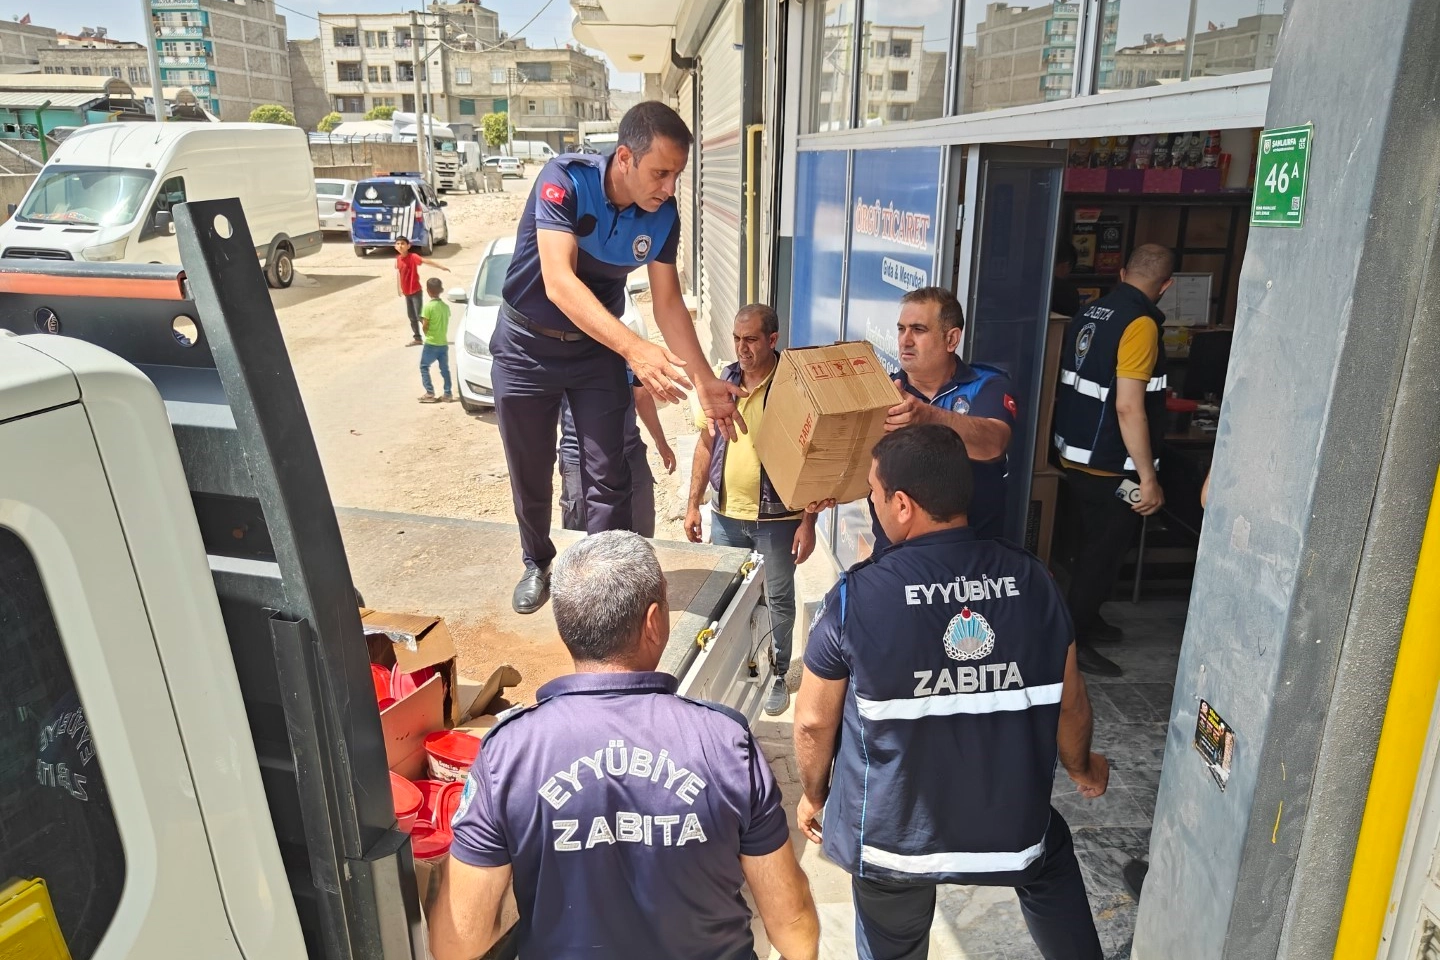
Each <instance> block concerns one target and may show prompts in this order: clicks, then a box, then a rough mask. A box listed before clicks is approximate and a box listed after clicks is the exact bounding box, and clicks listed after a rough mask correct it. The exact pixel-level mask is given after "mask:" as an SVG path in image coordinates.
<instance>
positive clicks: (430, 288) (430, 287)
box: [425, 277, 445, 297]
mask: <svg viewBox="0 0 1440 960" xmlns="http://www.w3.org/2000/svg"><path fill="white" fill-rule="evenodd" d="M444 289H445V281H444V280H441V279H440V278H439V277H431V278H430V279H429V280H426V281H425V292H426V293H428V294H430V296H432V297H438V296H440V294H441V292H442V291H443V290H444Z"/></svg>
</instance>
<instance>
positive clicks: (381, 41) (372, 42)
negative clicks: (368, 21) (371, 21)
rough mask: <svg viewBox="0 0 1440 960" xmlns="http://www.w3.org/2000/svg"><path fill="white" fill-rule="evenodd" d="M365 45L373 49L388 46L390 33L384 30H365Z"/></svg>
mask: <svg viewBox="0 0 1440 960" xmlns="http://www.w3.org/2000/svg"><path fill="white" fill-rule="evenodd" d="M365 46H367V47H369V48H371V49H372V50H373V49H376V48H379V49H384V48H386V47H388V46H390V34H389V33H388V32H387V31H385V30H366V31H365Z"/></svg>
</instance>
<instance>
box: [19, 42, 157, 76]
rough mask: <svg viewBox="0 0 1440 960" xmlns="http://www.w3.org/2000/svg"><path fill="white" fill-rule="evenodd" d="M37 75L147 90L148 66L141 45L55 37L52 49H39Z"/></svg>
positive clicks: (143, 47)
mask: <svg viewBox="0 0 1440 960" xmlns="http://www.w3.org/2000/svg"><path fill="white" fill-rule="evenodd" d="M39 64H40V72H41V73H43V74H49V75H51V76H61V75H65V76H74V77H89V76H96V77H115V78H118V79H121V80H124V81H126V82H127V83H129V84H130V85H131V86H142V87H148V86H150V63H149V59H148V51H147V50H146V49H145V45H144V44H143V43H133V42H129V41H122V40H111V39H109V38H108V37H105V36H103V35H101V36H95V35H93V34H92V35H90V36H86V35H84V31H82V33H81V35H79V36H72V35H70V34H64V33H61V34H57V35H56V40H55V45H54V46H52V47H42V48H40V59H39Z"/></svg>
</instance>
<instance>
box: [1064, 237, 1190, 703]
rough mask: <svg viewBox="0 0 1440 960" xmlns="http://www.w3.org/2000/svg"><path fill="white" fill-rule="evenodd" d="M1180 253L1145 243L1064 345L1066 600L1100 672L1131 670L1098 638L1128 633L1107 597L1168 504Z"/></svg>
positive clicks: (1088, 657) (1091, 666)
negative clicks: (1167, 342)
mask: <svg viewBox="0 0 1440 960" xmlns="http://www.w3.org/2000/svg"><path fill="white" fill-rule="evenodd" d="M1173 262H1174V257H1173V256H1172V254H1171V252H1170V250H1169V249H1168V248H1166V247H1162V246H1160V245H1159V244H1154V243H1147V244H1144V245H1142V246H1139V247H1136V248H1135V252H1134V253H1132V254H1130V259H1129V261H1128V262H1127V263H1126V264H1125V269H1124V270H1121V271H1120V283H1119V285H1117V286H1116V287H1115V289H1114V290H1112V291H1111V292H1110V293H1108V294H1106V295H1105V296H1103V297H1101V298H1100V299H1099V300H1096V301H1095V302H1094V303H1092V304H1090V305H1089V306H1087V307H1085V308H1083V309H1082V310H1081V311H1080V312H1079V313H1078V314H1076V315H1075V318H1074V319H1072V320H1071V321H1070V327H1069V329H1068V331H1067V332H1066V335H1065V342H1064V345H1063V346H1062V347H1061V351H1060V384H1059V387H1058V389H1057V390H1056V393H1055V448H1056V450H1057V451H1058V452H1059V454H1060V461H1061V464H1062V466H1063V467H1064V470H1065V483H1066V492H1067V495H1068V496H1067V499H1066V508H1065V511H1064V514H1065V515H1064V516H1063V517H1062V518H1061V526H1062V532H1063V537H1064V540H1065V544H1066V545H1065V548H1064V549H1063V550H1062V551H1061V554H1062V558H1063V559H1064V560H1065V563H1066V566H1068V568H1069V569H1070V572H1071V576H1070V590H1069V593H1068V595H1067V597H1066V600H1067V603H1068V604H1069V607H1070V617H1071V619H1072V620H1074V622H1075V639H1076V642H1077V643H1078V644H1079V646H1080V666H1081V668H1082V669H1084V670H1086V671H1087V672H1090V673H1095V674H1098V675H1100V676H1120V674H1121V670H1120V668H1119V667H1118V666H1116V665H1115V664H1114V663H1112V662H1111V661H1110V660H1109V659H1107V658H1105V657H1103V656H1101V655H1100V654H1099V653H1098V652H1096V651H1095V649H1094V647H1093V646H1092V645H1093V644H1094V643H1096V642H1102V643H1103V642H1113V641H1115V640H1119V639H1121V637H1120V632H1119V630H1117V629H1116V628H1115V627H1112V626H1111V625H1110V624H1108V623H1106V622H1105V621H1104V620H1103V619H1102V618H1101V616H1100V604H1101V603H1103V602H1104V601H1105V599H1106V598H1107V597H1108V596H1109V595H1110V591H1111V589H1112V588H1113V587H1114V585H1115V576H1116V574H1118V573H1119V571H1120V563H1121V561H1122V560H1123V559H1124V557H1125V551H1126V550H1127V549H1128V548H1129V546H1130V541H1131V540H1132V539H1134V536H1135V527H1136V525H1137V524H1138V523H1139V522H1140V518H1141V517H1144V516H1149V515H1150V514H1152V513H1154V512H1155V511H1156V510H1159V509H1160V507H1161V506H1163V505H1164V503H1165V495H1164V493H1163V492H1161V490H1160V480H1159V474H1158V471H1159V469H1160V459H1159V457H1160V443H1161V440H1162V439H1163V437H1164V431H1165V390H1166V386H1167V383H1166V377H1165V350H1164V346H1163V343H1162V341H1161V339H1160V328H1161V326H1162V325H1163V324H1164V323H1165V315H1164V314H1163V313H1161V312H1160V308H1159V307H1157V306H1155V301H1157V300H1159V299H1160V296H1161V295H1162V294H1163V293H1164V292H1165V291H1166V290H1167V289H1168V288H1169V286H1170V282H1171V279H1170V273H1171V270H1172V264H1173ZM1127 480H1128V481H1130V483H1125V481H1127ZM1135 485H1138V489H1136V487H1135ZM1122 487H1123V489H1122ZM1122 494H1124V495H1125V496H1124V498H1123V499H1122V496H1121V495H1122Z"/></svg>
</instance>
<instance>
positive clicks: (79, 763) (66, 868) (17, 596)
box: [0, 528, 125, 960]
mask: <svg viewBox="0 0 1440 960" xmlns="http://www.w3.org/2000/svg"><path fill="white" fill-rule="evenodd" d="M0 662H3V663H4V664H5V669H4V670H0V703H3V704H4V705H5V708H4V712H3V715H0V823H3V824H5V829H4V830H3V831H0V863H3V864H5V875H6V876H7V877H20V878H23V879H31V878H35V879H41V880H44V881H45V886H46V887H47V888H48V889H49V892H50V899H51V900H52V901H53V902H54V905H55V913H56V916H57V918H58V919H59V922H60V932H61V933H62V934H63V935H64V937H65V942H66V944H67V945H68V946H69V948H70V956H71V957H73V958H74V960H89V958H90V957H91V956H92V955H93V954H94V953H95V950H96V947H97V946H98V945H99V943H100V939H101V938H102V937H103V936H104V934H105V930H106V928H108V927H109V926H110V921H111V919H112V918H113V917H114V916H115V909H116V907H117V906H118V905H119V903H120V892H121V889H122V888H123V887H124V885H125V851H124V847H123V846H122V845H121V843H120V832H119V829H118V828H117V826H116V823H115V814H114V812H113V810H112V809H111V805H110V794H109V792H108V791H107V790H106V787H105V780H104V777H103V776H102V775H101V761H100V758H99V757H98V756H97V755H96V752H95V746H94V742H93V741H92V740H91V737H90V724H89V720H88V718H87V717H86V715H85V709H84V705H83V704H81V702H80V699H79V696H78V694H77V693H76V690H75V678H74V677H73V676H72V675H71V673H70V667H69V665H68V663H67V661H66V659H65V650H64V647H63V646H62V644H61V642H60V635H59V632H58V630H57V629H56V626H55V616H54V613H53V612H52V610H51V608H50V601H49V600H48V599H47V597H46V595H45V587H44V584H43V583H42V582H41V580H40V571H39V569H38V568H37V567H36V565H35V560H34V558H33V557H32V556H31V555H30V551H29V549H27V548H26V546H25V544H24V542H23V541H22V540H21V539H20V538H19V537H18V536H16V535H15V534H14V533H11V532H10V531H9V530H6V529H3V528H0Z"/></svg>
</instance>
